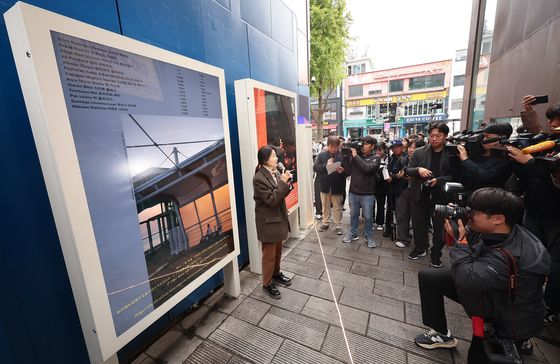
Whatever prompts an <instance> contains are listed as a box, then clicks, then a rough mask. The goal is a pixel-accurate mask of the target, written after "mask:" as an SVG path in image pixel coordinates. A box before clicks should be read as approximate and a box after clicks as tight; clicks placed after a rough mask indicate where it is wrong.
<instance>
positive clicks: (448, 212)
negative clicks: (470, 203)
mask: <svg viewBox="0 0 560 364" xmlns="http://www.w3.org/2000/svg"><path fill="white" fill-rule="evenodd" d="M444 191H445V198H446V200H447V202H448V203H451V204H453V206H449V205H436V207H435V212H434V215H436V216H439V217H441V218H444V219H449V220H462V221H463V222H465V223H466V222H467V221H468V220H469V219H470V218H471V217H472V210H471V208H470V207H467V195H466V193H465V187H463V185H462V184H460V183H456V182H447V183H446V184H445V188H444Z"/></svg>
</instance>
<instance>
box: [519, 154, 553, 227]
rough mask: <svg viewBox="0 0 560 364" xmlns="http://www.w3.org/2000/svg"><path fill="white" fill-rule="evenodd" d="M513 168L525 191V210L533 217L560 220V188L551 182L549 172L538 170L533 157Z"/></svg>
mask: <svg viewBox="0 0 560 364" xmlns="http://www.w3.org/2000/svg"><path fill="white" fill-rule="evenodd" d="M514 168H515V169H516V170H515V173H516V174H517V175H518V176H519V178H520V180H521V187H522V189H523V190H524V191H525V196H524V199H523V201H524V203H525V210H526V212H527V213H528V214H529V215H531V216H532V217H533V218H535V219H542V220H553V221H558V220H560V189H558V188H556V187H555V186H554V185H553V184H552V179H551V177H550V173H548V172H545V171H539V170H538V169H537V168H536V164H535V159H532V160H530V161H529V162H528V163H527V164H525V165H521V164H516V165H515V167H514Z"/></svg>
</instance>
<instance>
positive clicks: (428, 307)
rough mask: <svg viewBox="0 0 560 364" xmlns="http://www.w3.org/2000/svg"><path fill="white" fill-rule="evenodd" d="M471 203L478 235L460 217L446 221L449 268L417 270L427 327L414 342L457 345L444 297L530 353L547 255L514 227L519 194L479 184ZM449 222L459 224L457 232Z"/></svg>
mask: <svg viewBox="0 0 560 364" xmlns="http://www.w3.org/2000/svg"><path fill="white" fill-rule="evenodd" d="M469 206H470V208H471V209H472V212H470V214H469V215H470V216H468V218H469V219H470V221H469V226H470V228H471V229H472V231H473V232H475V233H478V234H470V233H469V234H467V233H466V231H465V228H464V226H463V223H462V221H461V220H457V221H454V222H450V221H449V220H446V223H445V227H446V231H447V232H448V234H450V235H451V236H454V237H455V239H456V241H455V244H454V246H453V247H452V248H451V249H450V250H449V256H450V260H451V270H437V271H436V270H428V269H426V270H423V271H421V272H420V273H419V274H418V284H419V290H420V301H421V306H422V321H423V323H424V325H426V326H428V327H429V328H430V330H428V331H427V332H426V333H424V334H421V335H418V336H417V337H416V338H415V342H416V344H418V345H419V346H421V347H423V348H426V349H434V348H453V347H455V346H457V340H456V339H455V338H454V337H453V336H452V335H451V333H450V332H449V330H448V328H447V323H446V318H445V308H444V301H443V297H444V296H445V297H448V298H450V299H452V300H454V301H456V302H460V303H461V304H462V305H463V308H464V309H465V311H466V312H467V314H468V315H469V316H470V317H471V318H482V319H483V320H484V321H486V322H492V324H493V328H494V330H495V333H496V335H497V336H498V338H500V339H511V340H514V341H515V342H516V345H517V346H518V347H519V348H521V347H523V349H524V351H525V350H526V351H531V349H532V346H531V344H530V341H528V340H529V339H530V338H531V337H533V336H536V335H539V334H540V333H541V331H542V330H543V323H542V317H543V315H544V302H543V293H542V285H543V283H544V280H545V276H546V274H547V273H548V270H549V267H550V256H549V254H548V252H547V251H546V249H545V247H544V246H543V245H542V243H541V242H540V241H539V240H538V239H537V238H535V236H534V235H532V234H531V233H529V232H528V231H527V230H525V229H524V228H523V227H521V226H519V225H516V221H517V220H518V219H519V217H520V215H521V213H522V211H523V202H522V201H521V199H520V198H519V197H517V196H515V195H513V194H512V193H509V192H506V191H504V190H501V189H499V188H493V187H489V188H482V189H479V190H477V191H475V192H474V193H473V194H472V195H471V197H470V200H469ZM452 223H456V224H457V225H456V230H455V232H454V231H453V228H452V227H451V224H452ZM467 235H468V238H469V240H468V241H467ZM512 274H513V275H514V279H513V280H511V279H510V275H512ZM512 282H513V287H511V286H510V283H512ZM512 294H514V295H515V296H512ZM473 322H476V319H473ZM479 329H482V328H481V327H479ZM477 331H482V330H476V328H475V332H473V334H474V335H475V336H480V334H481V333H480V332H477ZM477 343H478V344H480V342H479V341H477V340H473V341H472V344H471V347H470V348H469V358H468V359H469V363H473V362H474V363H476V362H480V361H476V360H475V356H480V355H483V352H482V348H481V347H480V345H477Z"/></svg>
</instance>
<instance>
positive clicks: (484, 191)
mask: <svg viewBox="0 0 560 364" xmlns="http://www.w3.org/2000/svg"><path fill="white" fill-rule="evenodd" d="M468 205H469V206H470V208H471V209H473V210H475V211H480V212H483V213H485V214H488V215H504V216H505V218H506V224H507V225H508V226H509V227H513V225H515V224H517V223H518V222H519V220H520V219H521V216H522V215H523V211H524V210H523V200H521V198H520V197H518V196H516V195H514V194H513V193H511V192H507V191H505V190H502V189H501V188H497V187H484V188H481V189H478V190H476V191H474V192H473V194H472V195H471V197H470V198H469V204H468Z"/></svg>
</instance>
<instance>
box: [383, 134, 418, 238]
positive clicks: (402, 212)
mask: <svg viewBox="0 0 560 364" xmlns="http://www.w3.org/2000/svg"><path fill="white" fill-rule="evenodd" d="M424 146H426V142H425V141H423V140H416V141H414V142H412V143H411V144H410V145H409V147H408V158H406V159H405V158H403V162H406V163H405V164H404V165H403V169H402V170H401V172H400V173H397V174H394V175H393V176H392V177H391V178H392V179H393V182H397V184H399V188H398V189H402V191H401V192H400V193H399V194H397V195H396V196H395V217H396V220H397V241H396V242H395V245H396V246H398V247H399V248H404V247H407V246H408V245H409V244H410V242H411V241H412V236H411V235H410V213H411V211H412V208H413V205H412V204H413V200H414V199H413V196H412V190H411V189H410V188H408V184H409V182H410V176H408V175H406V173H405V171H406V167H407V166H408V163H409V161H410V158H412V156H413V155H414V152H415V151H416V149H418V148H422V147H424Z"/></svg>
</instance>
